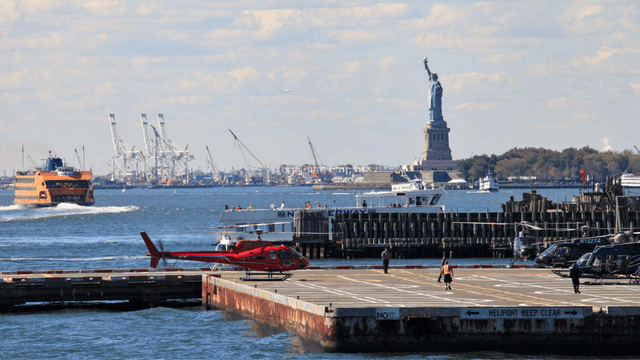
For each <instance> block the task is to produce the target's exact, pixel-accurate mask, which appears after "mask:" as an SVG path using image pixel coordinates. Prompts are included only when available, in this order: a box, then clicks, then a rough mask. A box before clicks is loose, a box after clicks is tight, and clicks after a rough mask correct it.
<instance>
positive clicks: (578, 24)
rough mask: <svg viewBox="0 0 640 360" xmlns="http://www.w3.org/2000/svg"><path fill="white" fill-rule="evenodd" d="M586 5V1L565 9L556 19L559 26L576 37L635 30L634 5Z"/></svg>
mask: <svg viewBox="0 0 640 360" xmlns="http://www.w3.org/2000/svg"><path fill="white" fill-rule="evenodd" d="M586 3H587V2H586V1H576V2H574V3H573V4H572V5H570V6H568V7H567V8H565V10H564V11H563V12H562V13H561V14H560V16H559V17H558V22H559V23H560V25H561V26H563V27H564V28H565V29H567V30H569V31H571V32H572V33H574V34H576V35H585V34H602V33H605V32H615V31H630V30H634V29H636V24H637V18H636V16H635V14H636V11H635V7H634V5H635V4H632V3H629V5H626V4H624V3H621V4H619V5H616V6H608V7H605V6H602V5H590V4H586Z"/></svg>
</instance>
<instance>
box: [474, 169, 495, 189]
mask: <svg viewBox="0 0 640 360" xmlns="http://www.w3.org/2000/svg"><path fill="white" fill-rule="evenodd" d="M498 189H499V187H498V179H496V178H494V177H493V174H491V171H488V172H487V176H485V177H483V178H481V179H480V180H478V190H480V191H498Z"/></svg>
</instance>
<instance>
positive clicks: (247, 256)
mask: <svg viewBox="0 0 640 360" xmlns="http://www.w3.org/2000/svg"><path fill="white" fill-rule="evenodd" d="M140 235H142V239H144V242H145V244H146V245H147V248H148V249H149V252H150V254H147V256H150V257H151V267H152V268H155V267H156V266H158V262H159V261H160V259H178V260H192V261H203V262H213V263H218V264H228V265H234V266H238V267H241V268H243V269H245V270H246V274H247V277H246V278H242V280H248V279H249V277H250V276H251V275H252V274H251V270H253V271H259V272H262V273H253V275H267V278H262V279H260V278H257V279H255V280H286V279H288V278H290V277H291V276H292V274H285V273H283V271H291V270H298V269H304V268H306V267H307V266H309V260H307V259H306V258H305V257H304V256H302V255H301V254H300V253H299V252H297V251H296V250H295V249H293V248H290V247H288V246H285V245H279V246H275V245H273V244H271V242H269V241H263V240H261V239H260V238H259V237H258V240H240V241H238V242H237V244H236V245H235V249H233V250H214V251H178V252H171V251H159V250H158V249H157V248H156V246H155V245H154V244H153V242H152V241H151V239H150V238H149V236H148V235H147V233H146V232H144V231H143V232H141V233H140ZM276 272H277V273H279V274H280V275H281V276H280V277H274V276H273V275H274V274H275V273H276Z"/></svg>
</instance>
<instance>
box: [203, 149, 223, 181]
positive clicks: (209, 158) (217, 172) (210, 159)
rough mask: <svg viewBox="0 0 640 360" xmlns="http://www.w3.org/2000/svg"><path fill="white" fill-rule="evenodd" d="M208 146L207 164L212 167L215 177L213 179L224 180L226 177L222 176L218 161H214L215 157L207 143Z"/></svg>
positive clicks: (212, 173) (212, 174)
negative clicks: (217, 164)
mask: <svg viewBox="0 0 640 360" xmlns="http://www.w3.org/2000/svg"><path fill="white" fill-rule="evenodd" d="M205 147H206V148H207V166H208V167H209V168H211V176H212V177H213V181H215V182H224V179H222V177H221V176H220V170H219V169H218V167H217V166H216V163H215V162H214V161H213V157H212V156H211V151H209V146H208V145H205Z"/></svg>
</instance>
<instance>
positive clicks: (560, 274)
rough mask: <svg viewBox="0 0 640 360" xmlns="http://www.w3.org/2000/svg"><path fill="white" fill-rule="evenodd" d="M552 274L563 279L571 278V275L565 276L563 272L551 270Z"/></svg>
mask: <svg viewBox="0 0 640 360" xmlns="http://www.w3.org/2000/svg"><path fill="white" fill-rule="evenodd" d="M551 272H552V273H554V274H556V275H558V276H560V277H563V278H566V277H569V274H566V273H564V274H563V273H562V270H551Z"/></svg>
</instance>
